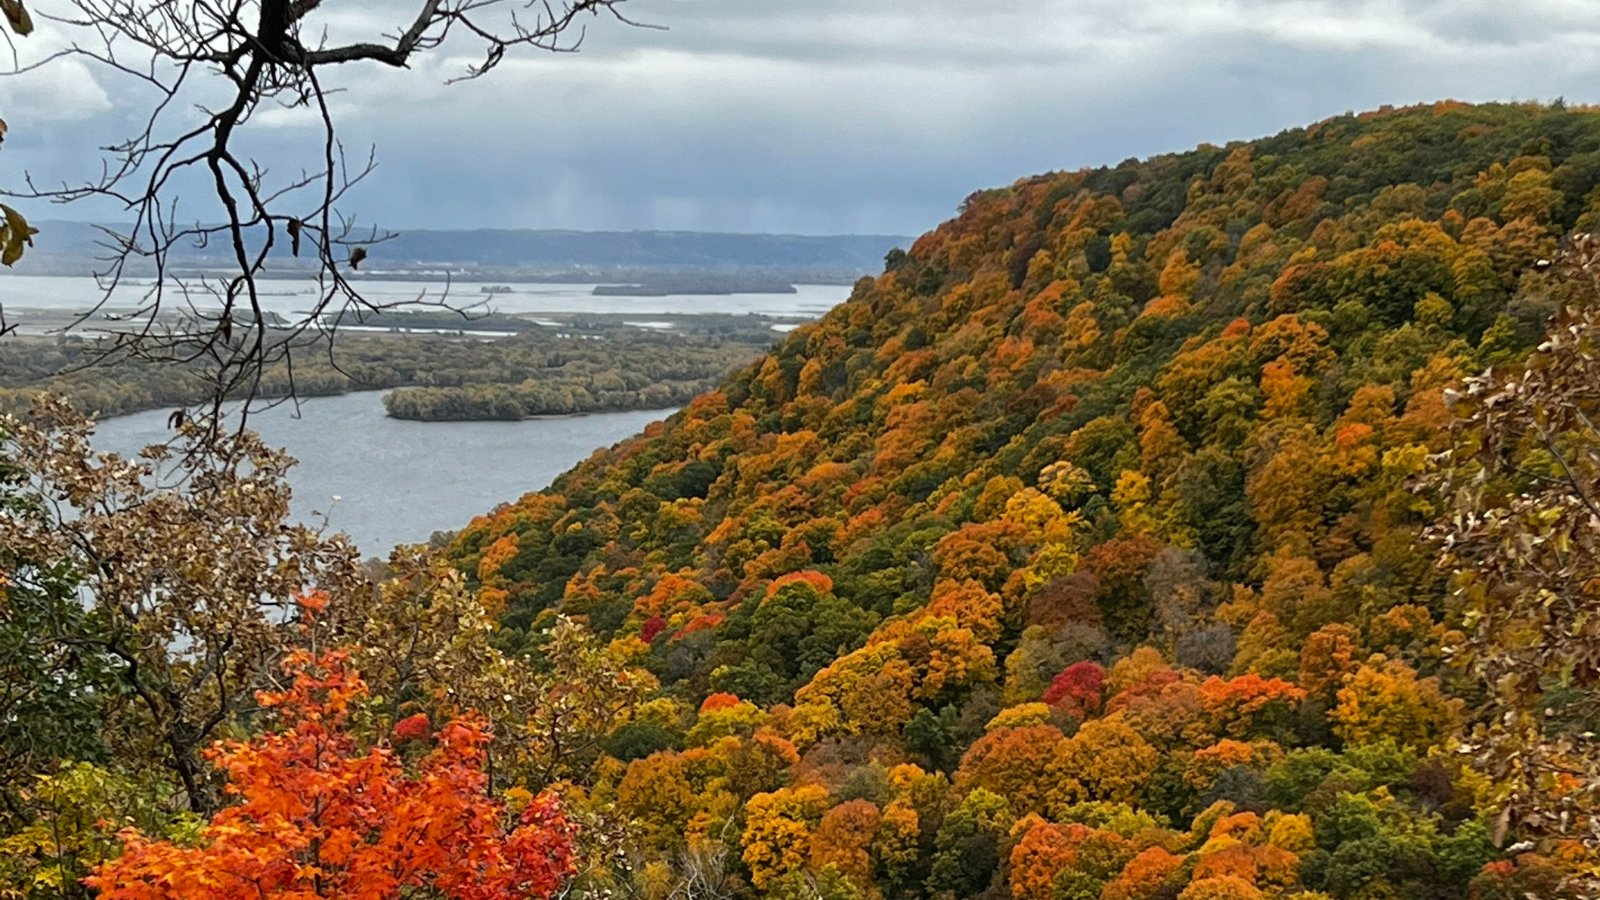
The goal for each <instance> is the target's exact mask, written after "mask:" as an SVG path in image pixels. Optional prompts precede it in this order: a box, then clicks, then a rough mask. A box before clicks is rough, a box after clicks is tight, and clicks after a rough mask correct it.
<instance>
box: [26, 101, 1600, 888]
mask: <svg viewBox="0 0 1600 900" xmlns="http://www.w3.org/2000/svg"><path fill="white" fill-rule="evenodd" d="M1596 228H1600V111H1596V110H1592V109H1586V108H1577V107H1567V106H1565V105H1562V104H1559V103H1558V104H1555V105H1551V106H1546V105H1536V104H1491V105H1481V106H1471V105H1466V104H1460V103H1439V104H1435V105H1431V106H1422V107H1414V108H1406V109H1384V110H1382V111H1379V112H1373V113H1366V114H1361V115H1345V116H1340V117H1336V118H1333V119H1328V120H1326V121H1323V122H1319V123H1317V124H1315V125H1312V126H1309V127H1306V128H1298V129H1293V130H1289V131H1285V132H1283V133H1282V134H1279V135H1276V136H1273V137H1269V138H1264V139H1261V140H1256V141H1250V142H1244V143H1237V144H1231V145H1228V146H1226V147H1215V146H1202V147H1200V148H1199V149H1196V150H1193V151H1190V152H1186V153H1178V154H1172V155H1166V156H1159V157H1155V158H1152V159H1148V160H1142V161H1141V160H1129V161H1126V162H1123V163H1121V164H1119V165H1116V166H1107V167H1101V168H1096V169H1088V170H1082V171H1075V172H1058V173H1051V174H1046V175H1040V176H1036V177H1031V178H1025V179H1023V180H1021V181H1018V182H1016V183H1015V184H1013V185H1011V186H1009V187H1004V188H999V189H994V190H986V191H981V192H979V193H975V194H973V195H972V196H970V197H969V198H968V199H967V201H966V202H965V203H964V204H963V205H962V207H961V209H960V211H959V213H958V215H957V216H956V217H955V218H953V219H951V220H950V221H948V222H945V223H944V224H942V225H940V226H939V227H937V228H935V229H934V230H933V231H930V232H929V233H927V234H925V235H923V236H922V237H921V238H919V239H918V240H917V241H915V243H913V244H912V245H911V246H910V247H909V248H906V249H903V250H895V251H893V252H891V253H890V254H889V255H888V257H887V258H886V260H885V265H884V269H883V271H882V273H881V274H879V275H877V276H875V277H868V278H863V279H861V280H860V281H859V282H857V283H856V284H855V286H854V288H853V290H852V292H851V295H850V298H849V299H848V300H847V301H846V302H844V303H842V304H841V305H839V306H838V307H836V308H834V309H833V310H832V311H831V312H829V313H828V314H827V315H826V316H825V317H823V318H822V319H821V320H820V321H817V322H815V323H812V324H809V325H805V326H802V327H800V328H798V329H797V330H795V331H794V332H793V333H791V334H789V335H787V336H786V337H785V338H784V339H783V340H782V341H781V343H779V344H778V345H777V346H776V347H775V348H774V349H773V350H772V351H771V352H769V353H766V354H765V355H763V356H762V357H761V358H759V359H758V360H756V361H755V362H754V363H752V364H749V365H748V366H745V367H743V368H741V369H738V370H737V371H736V372H735V373H734V374H733V375H732V376H730V377H728V378H727V379H726V380H724V381H723V382H722V383H721V384H720V386H719V387H717V388H716V389H715V390H711V391H709V392H707V393H702V394H699V395H698V396H696V397H694V398H693V399H692V400H690V401H689V402H688V405H687V406H686V407H685V408H684V409H682V410H681V411H680V412H678V413H677V414H675V415H673V416H672V417H671V418H669V419H668V420H666V421H665V422H663V423H659V424H657V425H654V426H652V427H651V428H650V429H649V430H647V432H646V433H645V434H642V435H640V436H637V437H635V438H632V439H630V440H627V441H625V442H623V443H621V444H619V445H617V446H616V447H613V448H611V449H609V450H605V451H601V452H597V453H596V454H595V455H594V456H593V457H591V458H590V459H589V460H588V461H586V462H585V463H583V464H581V465H580V466H578V467H577V468H576V469H574V470H573V471H571V472H569V473H567V474H566V475H564V476H562V477H561V478H559V479H558V480H557V481H556V482H555V484H554V485H553V486H552V487H550V488H549V489H547V490H544V491H539V492H535V493H531V494H528V495H526V496H524V497H522V498H521V499H519V500H516V501H515V502H509V503H506V504H505V505H502V506H501V507H499V508H497V509H495V510H493V511H492V512H488V513H486V514H485V515H483V516H481V517H479V518H478V519H476V520H474V521H472V522H471V523H463V524H464V528H463V530H461V531H460V532H459V534H458V535H457V536H456V537H455V538H454V540H453V542H451V543H450V544H449V545H448V546H445V547H441V548H433V549H428V548H420V547H419V548H400V549H397V550H396V552H395V554H394V555H393V556H392V557H391V558H390V560H389V561H388V562H387V563H386V564H384V565H382V566H375V565H363V564H360V563H359V562H358V560H357V559H356V555H355V553H354V551H353V549H352V548H351V547H350V546H349V545H348V544H347V543H345V542H344V541H342V540H341V539H339V538H336V537H335V538H330V537H327V536H325V535H322V534H319V533H317V532H315V531H314V530H312V529H311V528H308V527H305V526H300V525H294V524H291V520H290V518H289V514H288V505H287V504H288V492H287V488H286V487H285V485H284V483H283V481H282V473H283V471H284V468H285V466H286V465H287V464H288V463H287V460H286V459H285V458H284V457H283V455H282V454H281V453H278V452H277V451H274V450H272V449H271V448H267V447H264V446H262V445H260V444H259V442H256V441H255V440H254V439H253V438H251V437H250V436H249V435H234V434H219V433H213V432H208V431H205V430H203V429H197V428H193V427H190V428H188V429H186V431H185V433H184V435H183V437H182V438H181V439H180V441H179V443H178V444H177V445H176V446H175V447H173V448H170V449H169V450H167V451H165V453H164V455H163V454H161V453H158V454H156V455H155V456H153V457H152V458H150V459H146V460H143V461H135V463H133V464H128V463H126V462H125V461H117V460H108V459H104V458H97V457H95V456H94V455H93V454H92V453H91V452H90V451H89V449H88V444H87V439H86V437H85V433H86V430H87V428H88V427H89V425H88V424H87V423H86V422H84V421H83V420H82V419H81V417H79V416H78V415H77V413H76V412H74V411H73V410H72V408H71V407H70V406H69V405H67V404H66V403H64V402H61V401H52V400H44V401H41V402H40V403H39V404H38V405H37V406H36V407H35V410H34V412H33V413H32V414H31V415H29V416H22V417H18V418H15V419H10V420H8V424H7V425H6V426H5V439H4V445H3V453H0V462H3V475H4V476H5V483H4V489H3V492H0V504H3V505H4V507H5V515H4V516H0V573H3V574H4V588H3V594H0V776H3V783H0V895H5V896H44V897H57V896H59V897H77V896H104V897H117V898H130V900H132V898H155V897H197V896H218V897H239V898H244V897H256V896H269V897H316V896H325V897H374V898H378V897H402V896H405V897H410V896H441V897H463V898H465V897H471V898H478V897H485V898H487V897H524V896H550V895H553V894H555V893H556V892H558V891H565V892H567V893H566V894H565V895H566V896H584V897H600V896H609V897H621V896H625V897H637V898H648V900H668V898H674V900H689V898H695V900H700V898H734V897H778V898H786V900H787V898H794V900H800V898H808V900H809V898H827V900H899V898H908V900H911V898H915V900H923V898H927V900H956V898H973V897H982V898H991V900H1000V898H1011V900H1251V898H1291V897H1293V898H1303V900H1314V898H1373V900H1376V898H1402V897H1403V898H1451V900H1455V898H1462V897H1472V898H1521V897H1564V896H1574V897H1583V896H1594V895H1596V892H1597V891H1600V861H1597V858H1596V855H1595V854H1596V852H1597V851H1600V747H1597V746H1596V743H1595V742H1596V737H1595V733H1596V731H1600V705H1597V701H1600V694H1597V693H1596V691H1597V683H1596V679H1597V676H1600V507H1597V504H1600V427H1597V426H1596V425H1595V422H1596V420H1597V417H1600V354H1597V352H1596V343H1595V342H1596V336H1597V335H1600V268H1597V267H1600V247H1597V245H1596V243H1595V241H1594V240H1593V239H1591V238H1589V237H1588V236H1587V233H1588V232H1591V231H1593V230H1595V229H1596ZM707 352H708V353H709V352H710V351H707ZM684 380H686V381H687V380H688V379H687V377H685V379H684ZM440 402H443V401H440ZM173 473H177V474H181V475H186V476H188V477H187V478H186V479H184V480H182V481H181V482H174V481H173V479H172V478H171V477H170V476H171V475H172V474H173ZM174 484H177V486H174ZM63 503H65V504H67V505H70V506H71V507H75V508H76V509H77V510H80V511H82V512H81V514H70V513H67V512H64V511H63V509H62V504H63Z"/></svg>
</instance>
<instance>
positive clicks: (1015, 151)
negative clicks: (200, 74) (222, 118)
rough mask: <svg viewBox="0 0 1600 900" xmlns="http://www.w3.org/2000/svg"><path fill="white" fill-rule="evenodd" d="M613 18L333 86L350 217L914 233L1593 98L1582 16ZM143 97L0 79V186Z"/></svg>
mask: <svg viewBox="0 0 1600 900" xmlns="http://www.w3.org/2000/svg"><path fill="white" fill-rule="evenodd" d="M415 2H416V0H411V3H407V2H403V0H379V2H354V0H325V2H324V4H323V8H322V9H321V10H319V11H318V12H317V14H316V15H318V16H320V17H321V18H320V19H319V20H318V21H319V22H320V23H322V24H324V25H326V26H327V27H328V28H329V29H330V31H331V32H332V33H333V34H334V35H335V36H336V37H343V36H357V35H361V36H365V37H369V38H370V37H373V36H375V35H377V34H382V33H392V32H394V31H395V30H396V26H397V25H398V24H399V23H401V22H402V21H403V19H404V18H405V16H404V10H405V8H406V7H407V6H408V5H412V4H414V3H415ZM34 6H35V8H36V9H45V10H48V9H50V8H52V6H54V7H55V8H57V9H59V8H60V0H35V2H34ZM626 7H627V9H628V12H629V14H630V15H631V16H632V17H633V18H635V19H637V20H639V21H642V22H647V23H651V24H653V25H657V26H661V27H662V28H663V29H664V30H654V29H640V28H630V27H627V26H625V25H622V24H619V23H616V22H612V21H606V20H601V21H596V22H595V23H594V24H593V25H591V27H590V28H589V31H588V35H587V39H586V41H585V42H584V45H583V47H582V51H581V52H580V53H578V54H575V55H550V54H545V55H524V56H521V57H518V58H515V59H511V60H508V61H507V62H506V63H505V64H503V65H502V66H501V67H500V68H499V69H498V70H496V71H495V72H493V73H492V74H491V75H490V76H488V77H487V78H485V79H482V80H479V81H476V82H471V83H466V84H456V85H452V86H446V85H445V84H444V81H445V79H447V78H448V77H450V76H452V75H456V74H459V73H460V72H461V70H462V68H463V67H464V66H465V64H466V63H467V62H468V61H469V59H470V58H471V50H472V47H471V45H470V44H468V43H466V42H460V43H453V44H451V45H448V46H447V47H446V48H443V49H444V52H439V53H436V54H435V55H433V56H431V57H429V58H427V59H425V60H422V61H419V63H418V64H417V65H416V66H415V67H414V68H413V69H412V70H410V71H404V72H399V71H395V70H391V69H386V68H383V67H379V66H375V65H366V66H364V67H361V68H355V67H347V68H346V69H344V70H343V71H342V72H340V74H339V79H340V82H339V83H340V86H341V87H343V88H344V89H345V92H344V93H342V94H341V95H339V97H338V98H337V101H336V106H335V113H336V115H337V116H338V119H339V124H340V127H341V132H342V136H343V139H344V141H345V143H346V145H347V147H349V148H351V149H352V150H359V151H362V152H364V151H365V148H366V147H368V146H369V145H374V146H376V152H377V157H378V161H379V165H380V168H379V170H378V171H377V173H376V174H375V175H374V177H373V178H372V179H371V180H370V181H368V182H367V184H366V185H365V186H364V187H363V188H362V190H361V191H360V192H359V194H358V195H357V196H356V197H355V198H354V199H353V201H352V203H351V204H349V205H350V206H351V207H352V208H353V209H354V210H355V211H357V212H359V213H360V214H361V216H362V218H363V219H365V220H368V221H377V222H379V223H381V224H384V225H388V226H393V227H422V226H428V227H481V226H496V227H538V228H576V229H636V228H638V229H652V228H671V229H694V230H723V231H782V232H799V233H812V234H821V233H841V232H874V233H894V234H918V233H921V232H923V231H925V230H927V229H928V228H930V227H932V226H934V225H936V224H937V223H938V222H939V221H941V220H943V219H945V218H948V217H949V216H950V215H951V213H952V211H953V210H954V208H955V207H956V205H957V204H958V203H959V202H960V201H961V199H962V198H963V197H964V196H966V195H967V194H969V193H971V192H972V191H973V190H976V189H978V188H983V187H991V186H995V185H1002V184H1007V183H1010V182H1011V181H1014V180H1015V179H1017V178H1019V177H1022V176H1025V175H1029V174H1033V173H1037V172H1041V171H1047V170H1051V169H1071V168H1078V167H1081V166H1089V165H1099V164H1114V163H1116V162H1118V161H1120V160H1122V159H1124V158H1126V157H1129V156H1147V155H1150V154H1153V153H1159V152H1163V151H1169V150H1182V149H1187V148H1189V147H1192V146H1194V145H1195V144H1197V143H1200V142H1212V143H1223V142H1226V141H1228V140H1231V139H1236V138H1250V137H1256V136H1260V135H1265V134H1271V133H1275V132H1277V131H1280V130H1282V129H1284V128H1288V127H1293V126H1297V125H1304V124H1308V123H1310V122H1313V121H1316V120H1318V119H1321V118H1325V117H1327V116H1330V115H1337V114H1339V113H1342V112H1345V111H1351V110H1363V109H1370V108H1374V107H1377V106H1380V105H1382V104H1385V103H1392V104H1404V103H1415V102H1422V101H1429V100H1436V99H1442V98H1446V97H1451V98H1457V99H1463V100H1490V99H1502V100H1517V99H1542V100H1550V99H1554V98H1555V97H1558V96H1564V97H1565V98H1566V99H1567V100H1568V101H1569V102H1600V0H1438V2H1426V0H1413V2H1398V0H1397V2H1358V0H1329V2H1309V0H1299V2H1274V0H1205V2H1180V0H809V2H799V0H629V2H628V3H627V4H626ZM55 28H56V26H54V25H53V24H51V23H49V22H41V23H40V27H39V32H38V33H37V34H36V35H35V36H34V37H33V38H31V39H29V40H28V41H26V42H22V44H21V52H23V53H24V55H25V58H26V56H27V55H28V54H38V53H40V52H44V51H45V50H48V49H49V48H51V47H52V46H58V45H59V44H57V43H53V42H56V41H59V40H60V39H59V37H58V36H56V35H54V34H52V33H51V32H52V30H53V29H55ZM141 96H142V95H140V94H138V93H137V92H136V91H134V90H132V89H131V88H130V87H129V86H128V85H126V84H125V83H124V80H123V79H121V78H119V77H117V76H115V75H114V74H111V73H106V72H103V71H102V72H95V71H92V70H91V69H89V68H86V67H84V66H82V65H80V64H77V63H64V64H57V65H54V66H53V67H51V68H49V69H47V70H45V71H43V72H40V73H37V74H34V75H29V76H24V77H22V78H18V79H12V80H9V81H0V116H4V117H5V118H6V119H7V120H8V121H9V122H10V124H11V131H10V133H9V135H8V140H7V141H6V145H5V152H4V154H0V177H4V178H5V179H6V180H8V181H11V182H13V183H14V179H15V176H16V173H17V172H19V171H20V170H22V169H24V168H26V169H28V170H30V171H32V172H33V173H34V174H35V175H36V176H37V177H40V178H44V179H47V180H48V179H52V178H55V179H59V178H64V177H72V176H73V175H74V174H76V175H78V176H80V177H81V176H82V175H84V174H86V173H87V172H91V171H97V170H98V164H97V163H96V162H95V157H94V155H93V154H92V153H90V152H88V149H89V147H90V146H92V143H93V141H94V140H96V139H101V140H103V139H104V138H106V137H108V136H109V135H110V131H111V130H114V128H115V127H116V126H117V125H119V124H125V123H126V122H127V121H128V120H129V116H130V115H131V114H132V111H134V110H136V109H138V108H139V104H140V102H141V100H140V97H141ZM308 126H309V123H308V122H307V121H306V120H305V119H304V118H303V117H301V116H299V115H296V114H291V113H282V112H278V111H273V112H272V113H271V114H268V115H263V116H260V117H258V118H257V119H256V120H255V121H254V122H253V123H252V125H251V127H252V128H253V129H255V130H256V134H255V136H254V138H253V139H254V140H255V141H257V142H258V144H257V146H259V147H260V148H261V154H262V156H263V158H264V159H265V160H266V161H267V162H268V163H270V164H271V165H273V166H275V167H276V168H277V169H278V170H279V171H284V170H285V169H286V168H287V167H289V166H295V165H296V162H297V159H298V158H297V157H295V156H294V155H293V153H294V151H295V148H303V147H306V146H308V144H307V140H308V139H309V138H311V137H314V136H315V132H314V131H313V130H312V129H311V128H310V127H308ZM296 167H297V166H296ZM48 216H50V217H60V218H84V217H86V216H84V215H73V214H72V211H71V210H70V209H68V210H66V211H56V210H52V211H49V213H48ZM40 217H45V215H43V214H40Z"/></svg>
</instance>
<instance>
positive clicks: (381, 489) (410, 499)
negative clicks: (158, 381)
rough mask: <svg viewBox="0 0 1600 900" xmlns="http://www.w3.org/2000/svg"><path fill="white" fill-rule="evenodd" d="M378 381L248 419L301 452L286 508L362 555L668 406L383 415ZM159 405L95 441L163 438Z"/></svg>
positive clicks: (433, 527)
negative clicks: (514, 414) (484, 416)
mask: <svg viewBox="0 0 1600 900" xmlns="http://www.w3.org/2000/svg"><path fill="white" fill-rule="evenodd" d="M382 396H383V392H381V391H362V392H360V393H355V394H345V395H343V396H340V397H318V398H313V399H309V400H304V401H302V402H301V404H300V409H299V414H298V416H296V413H295V411H294V409H293V408H291V407H289V406H286V405H285V406H278V407H274V408H272V409H268V410H264V411H260V412H255V413H252V414H251V417H250V422H251V426H250V427H251V428H253V429H254V430H256V431H258V432H260V433H261V435H262V437H264V438H265V439H266V440H267V441H268V443H270V444H272V445H274V446H278V447H284V448H287V449H288V451H289V453H290V455H292V456H294V457H295V459H297V460H299V462H300V464H299V465H297V466H296V467H295V468H294V470H293V471H292V472H291V473H290V476H289V482H290V484H291V486H292V487H293V488H294V512H295V515H296V516H297V517H298V518H300V519H301V520H302V521H308V522H315V523H318V524H321V523H322V522H323V521H324V519H323V517H324V516H326V524H327V525H328V526H329V530H331V531H343V532H346V533H347V534H349V535H350V536H351V537H352V538H354V539H355V542H356V546H357V547H359V548H361V552H362V554H363V555H366V556H387V555H388V553H389V549H390V548H391V547H393V546H394V545H396V544H405V543H418V542H422V541H426V540H428V538H429V537H430V536H431V535H432V534H433V533H434V532H435V531H454V530H457V529H459V528H461V527H463V526H464V525H466V524H467V523H468V522H470V521H471V520H472V517H473V516H476V515H479V514H481V513H485V512H488V511H489V510H491V509H493V508H494V507H495V506H497V505H499V504H501V503H505V502H508V501H511V500H515V499H517V498H518V497H520V496H522V495H523V494H524V493H527V492H528V491H535V490H539V489H540V488H543V487H546V486H548V485H549V484H550V482H551V481H552V480H554V479H555V477H556V476H557V475H560V474H561V473H562V472H565V471H566V470H568V469H570V468H572V467H573V466H574V465H576V464H577V463H579V462H581V461H583V460H584V459H586V458H588V456H589V454H591V453H593V452H594V451H595V450H596V449H598V448H601V447H609V446H611V445H612V444H614V443H616V442H617V441H620V440H622V439H623V438H626V437H629V436H630V435H633V434H636V433H637V432H639V431H640V430H642V429H643V428H644V427H645V426H646V425H648V424H649V423H651V422H653V421H655V420H657V419H661V418H665V417H666V416H668V415H671V414H672V410H670V409H669V410H656V411H641V412H616V413H592V414H589V415H582V416H557V417H551V418H542V419H526V420H524V421H521V422H411V421H404V420H401V419H391V418H389V417H388V416H386V415H384V412H383V403H382V402H381V398H382ZM167 417H168V411H166V410H161V411H151V412H142V413H135V414H134V415H130V416H119V417H117V418H113V419H106V420H105V421H103V422H101V423H100V424H99V426H98V428H97V429H96V438H95V442H94V443H95V446H96V448H98V449H100V450H105V451H111V452H116V453H122V454H132V453H135V452H137V451H138V450H139V448H141V447H143V446H145V445H146V444H151V443H155V442H157V441H160V440H163V439H165V438H166V437H167V436H168V435H170V434H171V431H170V430H169V429H168V427H167Z"/></svg>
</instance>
